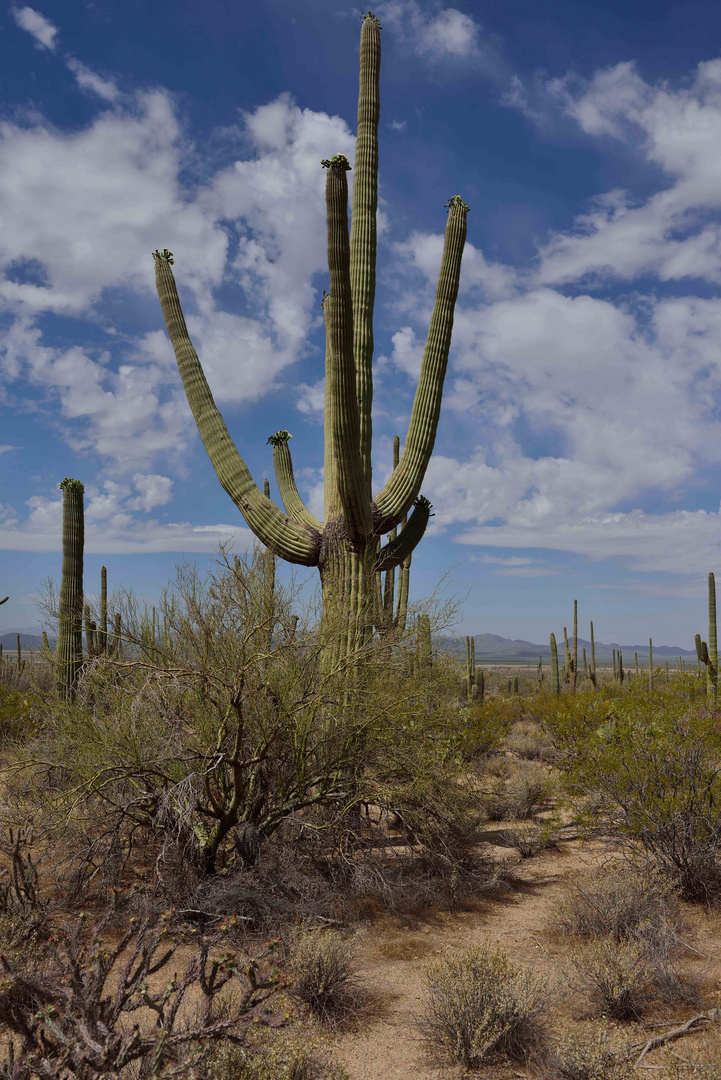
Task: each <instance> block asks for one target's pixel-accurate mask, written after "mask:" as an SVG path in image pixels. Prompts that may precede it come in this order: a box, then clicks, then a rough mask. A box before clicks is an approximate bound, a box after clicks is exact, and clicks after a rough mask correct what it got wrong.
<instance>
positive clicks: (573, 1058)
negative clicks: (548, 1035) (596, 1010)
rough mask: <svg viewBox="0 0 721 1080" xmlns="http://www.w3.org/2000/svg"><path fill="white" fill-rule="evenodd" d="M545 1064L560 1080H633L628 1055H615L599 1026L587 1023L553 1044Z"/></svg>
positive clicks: (634, 1072)
mask: <svg viewBox="0 0 721 1080" xmlns="http://www.w3.org/2000/svg"><path fill="white" fill-rule="evenodd" d="M548 1064H549V1065H550V1066H551V1068H552V1069H553V1071H554V1075H556V1076H558V1077H559V1078H561V1080H635V1077H636V1075H637V1074H636V1071H635V1069H634V1068H633V1065H632V1063H631V1061H630V1060H629V1057H628V1054H627V1053H617V1052H614V1050H613V1047H612V1046H611V1043H610V1040H609V1037H608V1032H607V1030H606V1029H605V1027H604V1026H603V1025H602V1024H599V1023H597V1022H596V1023H587V1024H583V1025H582V1026H581V1029H580V1030H576V1031H573V1032H572V1033H570V1034H568V1035H566V1036H564V1037H562V1038H560V1039H558V1040H556V1041H555V1042H554V1044H553V1046H552V1048H551V1050H550V1052H549V1055H548Z"/></svg>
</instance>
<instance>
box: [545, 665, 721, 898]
mask: <svg viewBox="0 0 721 1080" xmlns="http://www.w3.org/2000/svg"><path fill="white" fill-rule="evenodd" d="M664 689H665V693H664V692H663V691H662V690H661V689H657V690H655V691H654V692H653V693H647V692H644V691H643V690H641V689H640V688H638V690H637V689H636V688H635V687H634V688H633V689H632V690H631V691H628V692H624V693H621V692H620V691H619V693H618V695H617V697H616V699H615V700H613V698H612V696H611V695H610V694H609V693H608V692H607V693H600V694H599V695H598V698H597V699H596V700H595V701H593V700H587V701H583V697H584V696H585V695H580V696H577V698H576V705H577V708H573V706H572V705H569V704H566V705H565V709H560V708H559V710H558V716H556V717H554V718H551V717H548V718H547V723H548V724H549V726H550V727H551V728H552V730H554V729H555V730H554V735H555V736H556V738H557V739H558V742H559V743H560V744H561V745H562V746H563V752H564V754H563V758H562V760H561V763H560V764H561V766H562V768H563V769H564V771H565V775H566V784H567V788H568V790H569V791H570V792H571V793H572V794H573V795H574V796H576V797H581V798H585V799H587V800H590V804H591V806H592V807H593V810H592V814H593V817H594V820H595V822H596V823H598V820H599V818H600V820H601V821H603V822H605V825H606V828H607V829H608V830H609V831H610V833H611V834H612V835H613V836H615V837H617V838H618V840H619V841H620V842H621V843H622V844H625V845H626V846H627V847H628V848H629V849H630V850H631V851H633V852H636V853H640V854H643V855H644V857H646V858H647V859H649V860H651V861H652V862H653V863H654V865H656V866H657V867H658V868H659V869H660V870H661V871H662V872H664V873H666V874H668V875H670V876H671V877H672V879H673V880H675V881H677V882H678V884H679V887H680V888H681V890H682V893H683V895H684V896H686V897H687V898H688V899H704V900H705V899H711V898H713V897H715V896H717V895H719V893H721V821H720V820H719V817H718V806H719V803H720V800H721V777H720V776H719V773H718V754H719V749H720V747H721V741H720V738H719V735H718V733H717V731H716V730H715V725H714V722H713V716H712V715H711V714H709V712H707V710H706V709H705V708H703V707H701V706H700V705H699V698H700V697H701V696H702V695H703V691H704V689H705V688H704V687H703V686H700V685H699V680H698V679H697V678H696V676H694V675H678V676H675V678H674V681H673V684H672V685H671V686H670V687H665V688H664Z"/></svg>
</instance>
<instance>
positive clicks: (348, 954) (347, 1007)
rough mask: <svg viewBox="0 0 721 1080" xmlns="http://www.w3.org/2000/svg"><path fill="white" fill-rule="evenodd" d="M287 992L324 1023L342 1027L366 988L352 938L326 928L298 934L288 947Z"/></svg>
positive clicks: (354, 1013)
mask: <svg viewBox="0 0 721 1080" xmlns="http://www.w3.org/2000/svg"><path fill="white" fill-rule="evenodd" d="M288 971H289V974H290V976H291V978H292V980H293V985H292V988H291V992H292V993H293V995H294V996H295V997H297V998H298V999H299V1000H300V1001H302V1002H304V1003H305V1004H306V1005H307V1006H308V1007H309V1008H310V1009H311V1011H312V1012H313V1014H314V1015H315V1016H316V1017H317V1018H318V1019H319V1020H321V1021H322V1022H323V1023H325V1024H329V1025H331V1026H333V1027H342V1026H344V1025H345V1024H347V1023H348V1022H349V1021H351V1020H355V1019H356V1018H357V1017H358V1014H359V1012H360V1010H361V1009H362V1007H363V1005H364V1004H365V1002H366V1001H367V997H368V994H367V991H366V989H365V986H364V983H363V980H362V978H361V977H360V975H359V974H358V965H357V963H356V959H355V950H354V942H353V938H349V937H347V936H346V935H343V934H341V933H339V932H338V931H334V930H329V931H325V932H321V933H315V934H312V933H306V934H300V935H299V936H297V937H296V938H295V940H294V941H293V942H292V944H291V948H290V958H289V964H288Z"/></svg>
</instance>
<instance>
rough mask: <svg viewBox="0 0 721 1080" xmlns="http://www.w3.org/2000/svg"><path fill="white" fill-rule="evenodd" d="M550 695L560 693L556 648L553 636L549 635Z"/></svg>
mask: <svg viewBox="0 0 721 1080" xmlns="http://www.w3.org/2000/svg"><path fill="white" fill-rule="evenodd" d="M551 693H552V694H560V693H561V680H560V678H559V674H558V648H557V646H556V635H555V634H551Z"/></svg>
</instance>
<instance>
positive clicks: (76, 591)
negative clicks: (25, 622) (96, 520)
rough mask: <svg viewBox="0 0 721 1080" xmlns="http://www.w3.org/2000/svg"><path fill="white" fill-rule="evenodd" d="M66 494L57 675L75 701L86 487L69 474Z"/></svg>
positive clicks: (60, 689) (63, 689)
mask: <svg viewBox="0 0 721 1080" xmlns="http://www.w3.org/2000/svg"><path fill="white" fill-rule="evenodd" d="M60 489H61V491H62V493H63V567H62V576H61V580H60V608H59V622H58V646H57V664H56V678H57V689H58V694H59V696H60V697H61V698H62V699H64V700H66V701H72V699H73V697H74V696H75V690H76V687H77V682H78V676H79V674H80V668H81V666H82V662H83V554H84V546H85V514H84V508H83V496H84V492H85V487H84V485H83V484H81V482H80V481H79V480H71V479H70V477H67V476H66V477H65V479H64V480H63V482H62V484H61V485H60Z"/></svg>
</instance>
